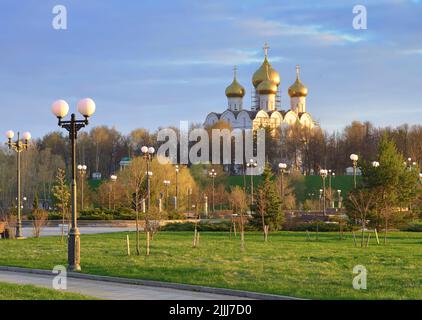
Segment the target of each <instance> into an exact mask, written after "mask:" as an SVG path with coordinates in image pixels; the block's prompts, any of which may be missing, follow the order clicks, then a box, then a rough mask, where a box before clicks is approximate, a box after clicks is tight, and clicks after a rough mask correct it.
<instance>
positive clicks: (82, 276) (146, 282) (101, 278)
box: [0, 266, 305, 300]
mask: <svg viewBox="0 0 422 320" xmlns="http://www.w3.org/2000/svg"><path fill="white" fill-rule="evenodd" d="M0 271H10V272H23V273H31V274H39V275H48V276H53V273H52V272H51V271H49V270H41V269H29V268H21V267H8V266H0ZM67 276H68V277H70V278H75V279H86V280H94V281H104V282H111V283H120V284H132V285H141V286H148V287H158V288H168V289H177V290H185V291H193V292H204V293H213V294H221V295H229V296H235V297H241V298H248V299H254V300H305V299H300V298H294V297H288V296H279V295H274V294H266V293H257V292H251V291H242V290H233V289H224V288H212V287H205V286H196V285H190V284H179V283H173V282H161V281H154V280H141V279H130V278H120V277H111V276H99V275H92V274H86V273H77V272H68V273H67Z"/></svg>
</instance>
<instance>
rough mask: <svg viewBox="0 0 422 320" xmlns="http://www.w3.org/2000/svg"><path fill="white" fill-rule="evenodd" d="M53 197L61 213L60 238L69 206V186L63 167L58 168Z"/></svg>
mask: <svg viewBox="0 0 422 320" xmlns="http://www.w3.org/2000/svg"><path fill="white" fill-rule="evenodd" d="M51 191H52V194H53V198H54V200H55V204H56V206H57V207H58V208H59V209H60V211H61V213H62V240H63V237H64V222H65V219H66V218H68V212H69V206H70V188H69V185H68V184H67V183H66V173H65V171H64V170H63V169H60V168H59V169H58V170H57V174H56V184H55V185H54V186H53V188H52V190H51Z"/></svg>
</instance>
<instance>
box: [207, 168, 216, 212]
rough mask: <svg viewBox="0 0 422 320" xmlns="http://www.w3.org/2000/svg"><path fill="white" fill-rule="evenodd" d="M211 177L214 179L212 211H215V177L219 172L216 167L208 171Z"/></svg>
mask: <svg viewBox="0 0 422 320" xmlns="http://www.w3.org/2000/svg"><path fill="white" fill-rule="evenodd" d="M208 175H209V176H210V178H211V179H212V213H213V214H214V213H215V177H217V172H215V170H214V169H211V171H210V172H209V173H208Z"/></svg>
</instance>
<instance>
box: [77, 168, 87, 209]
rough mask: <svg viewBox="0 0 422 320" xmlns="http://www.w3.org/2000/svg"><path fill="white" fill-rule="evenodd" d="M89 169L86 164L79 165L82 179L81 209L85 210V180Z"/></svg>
mask: <svg viewBox="0 0 422 320" xmlns="http://www.w3.org/2000/svg"><path fill="white" fill-rule="evenodd" d="M87 169H88V167H87V166H86V165H82V164H80V165H78V172H79V177H80V179H81V210H84V182H85V175H86V170H87Z"/></svg>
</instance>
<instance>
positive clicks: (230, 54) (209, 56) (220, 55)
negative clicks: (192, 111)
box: [129, 49, 288, 67]
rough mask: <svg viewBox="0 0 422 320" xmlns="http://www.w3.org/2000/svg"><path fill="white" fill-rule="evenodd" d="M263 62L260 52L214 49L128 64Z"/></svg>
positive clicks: (276, 58) (283, 59)
mask: <svg viewBox="0 0 422 320" xmlns="http://www.w3.org/2000/svg"><path fill="white" fill-rule="evenodd" d="M262 60H263V51H262V50H247V49H245V50H241V49H216V50H206V51H205V50H203V51H202V52H199V51H198V52H196V53H195V56H191V57H185V58H177V57H172V58H167V59H153V60H148V61H145V62H143V61H131V62H129V63H133V64H136V65H138V66H141V65H142V66H143V65H145V66H148V67H150V66H163V65H166V66H176V67H177V66H195V65H220V66H234V65H249V64H256V63H261V62H262ZM285 60H288V59H287V58H286V57H283V56H271V61H272V62H279V61H285Z"/></svg>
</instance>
